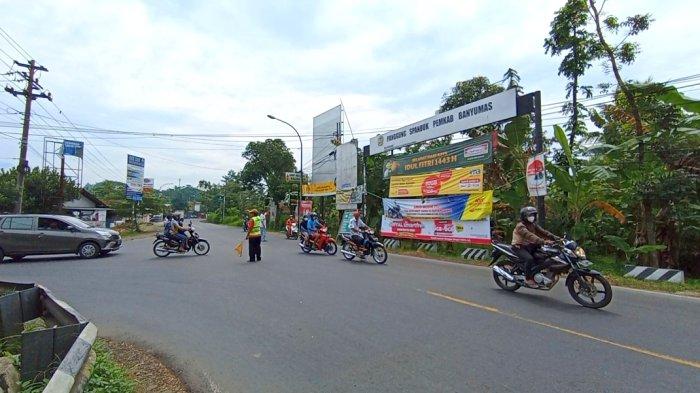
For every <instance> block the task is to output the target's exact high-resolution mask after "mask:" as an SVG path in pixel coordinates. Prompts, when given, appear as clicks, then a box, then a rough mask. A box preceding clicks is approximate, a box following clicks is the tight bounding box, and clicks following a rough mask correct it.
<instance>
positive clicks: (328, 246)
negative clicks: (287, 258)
mask: <svg viewBox="0 0 700 393" xmlns="http://www.w3.org/2000/svg"><path fill="white" fill-rule="evenodd" d="M299 247H301V250H302V251H304V252H305V253H307V254H308V253H310V252H311V251H324V252H325V253H326V254H328V255H335V254H336V253H337V252H338V245H337V244H336V243H335V239H333V238H332V237H330V235H329V234H328V227H327V226H325V225H322V226H321V228H320V229H319V230H318V232H317V233H316V239H315V240H314V241H311V240H308V239H305V240H302V241H301V242H300V243H299Z"/></svg>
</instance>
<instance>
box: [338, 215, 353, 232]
mask: <svg viewBox="0 0 700 393" xmlns="http://www.w3.org/2000/svg"><path fill="white" fill-rule="evenodd" d="M354 212H355V210H345V211H343V218H342V219H341V220H340V228H338V234H339V235H340V234H343V235H348V234H350V233H351V232H352V231H351V230H350V221H351V220H352V213H354Z"/></svg>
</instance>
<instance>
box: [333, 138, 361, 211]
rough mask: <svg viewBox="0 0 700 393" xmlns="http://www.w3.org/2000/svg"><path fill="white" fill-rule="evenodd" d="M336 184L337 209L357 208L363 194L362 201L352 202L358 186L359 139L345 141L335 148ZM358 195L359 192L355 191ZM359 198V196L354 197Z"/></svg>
mask: <svg viewBox="0 0 700 393" xmlns="http://www.w3.org/2000/svg"><path fill="white" fill-rule="evenodd" d="M335 167H336V172H337V173H336V176H335V185H336V190H337V193H336V197H335V205H336V210H348V209H355V208H356V207H357V203H361V202H362V196H360V198H359V199H360V202H352V201H350V199H352V196H353V195H352V194H353V190H355V189H356V188H357V141H356V140H352V141H351V142H347V143H343V144H342V145H340V146H338V147H337V148H336V149H335ZM341 193H342V194H343V195H340V194H341ZM355 194H356V195H355V196H357V193H355ZM354 199H355V200H357V197H355V198H354Z"/></svg>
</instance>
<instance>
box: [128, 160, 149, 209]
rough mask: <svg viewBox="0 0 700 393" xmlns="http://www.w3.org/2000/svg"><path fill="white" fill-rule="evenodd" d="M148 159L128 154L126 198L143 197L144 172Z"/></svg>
mask: <svg viewBox="0 0 700 393" xmlns="http://www.w3.org/2000/svg"><path fill="white" fill-rule="evenodd" d="M145 166H146V160H145V159H143V158H142V157H136V156H132V155H131V154H129V155H127V156H126V199H131V200H132V201H140V200H142V199H143V173H144V167H145Z"/></svg>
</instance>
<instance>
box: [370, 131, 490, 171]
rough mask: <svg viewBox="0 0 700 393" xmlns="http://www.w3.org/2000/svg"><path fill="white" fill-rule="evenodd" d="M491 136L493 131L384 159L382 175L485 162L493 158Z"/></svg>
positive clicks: (442, 168) (437, 169)
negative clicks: (451, 143)
mask: <svg viewBox="0 0 700 393" xmlns="http://www.w3.org/2000/svg"><path fill="white" fill-rule="evenodd" d="M493 138H494V134H492V133H490V134H487V135H482V136H480V137H476V138H473V139H470V140H468V141H464V142H460V143H455V144H453V145H447V146H442V147H438V148H435V149H429V150H425V151H421V152H418V153H414V154H406V155H402V156H399V157H396V158H390V159H387V160H386V162H385V163H384V178H385V179H388V178H389V177H391V176H396V175H414V174H417V173H423V172H433V171H440V170H444V169H450V168H457V167H463V166H468V165H474V164H488V163H490V162H492V161H493Z"/></svg>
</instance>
